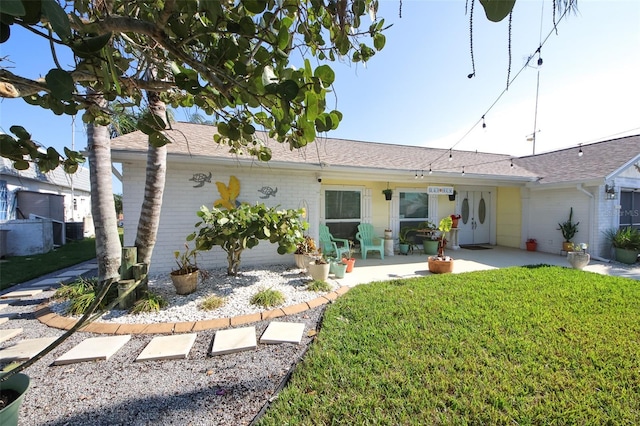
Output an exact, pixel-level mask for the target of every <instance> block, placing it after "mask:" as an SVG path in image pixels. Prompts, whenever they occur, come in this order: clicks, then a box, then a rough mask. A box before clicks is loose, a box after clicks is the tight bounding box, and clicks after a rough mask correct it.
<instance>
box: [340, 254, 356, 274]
mask: <svg viewBox="0 0 640 426" xmlns="http://www.w3.org/2000/svg"><path fill="white" fill-rule="evenodd" d="M342 263H345V264H346V265H347V272H351V271H353V267H354V266H355V265H356V258H355V257H352V258H349V259H347V258H345V257H343V258H342Z"/></svg>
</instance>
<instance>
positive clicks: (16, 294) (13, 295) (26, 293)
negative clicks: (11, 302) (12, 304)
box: [0, 289, 42, 299]
mask: <svg viewBox="0 0 640 426" xmlns="http://www.w3.org/2000/svg"><path fill="white" fill-rule="evenodd" d="M40 293H42V290H41V289H34V290H16V291H11V292H9V293H6V294H3V295H0V299H22V298H23V297H32V296H35V295H36V294H40Z"/></svg>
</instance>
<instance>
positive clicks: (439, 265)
mask: <svg viewBox="0 0 640 426" xmlns="http://www.w3.org/2000/svg"><path fill="white" fill-rule="evenodd" d="M452 222H453V221H452V219H451V216H446V217H443V218H442V219H441V220H440V223H439V224H438V231H440V244H439V247H438V255H437V256H429V258H428V259H427V263H428V264H429V272H431V273H432V274H445V273H448V272H453V259H452V258H450V257H449V256H445V255H444V248H445V246H446V244H447V240H446V238H445V235H446V233H447V232H449V231H451V228H452Z"/></svg>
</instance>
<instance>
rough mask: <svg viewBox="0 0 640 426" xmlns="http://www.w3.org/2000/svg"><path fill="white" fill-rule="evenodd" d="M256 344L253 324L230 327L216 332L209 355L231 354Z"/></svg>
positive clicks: (252, 347) (247, 349) (249, 348)
mask: <svg viewBox="0 0 640 426" xmlns="http://www.w3.org/2000/svg"><path fill="white" fill-rule="evenodd" d="M257 346H258V344H257V343H256V328H255V326H251V327H242V328H231V329H228V330H220V331H218V332H216V335H215V336H214V337H213V346H212V348H211V352H210V353H211V355H224V354H232V353H236V352H241V351H249V350H252V349H255V348H256V347H257Z"/></svg>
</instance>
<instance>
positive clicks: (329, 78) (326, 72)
mask: <svg viewBox="0 0 640 426" xmlns="http://www.w3.org/2000/svg"><path fill="white" fill-rule="evenodd" d="M313 75H314V76H315V77H317V78H319V79H320V80H321V81H322V84H324V86H325V87H327V86H330V85H332V84H333V82H334V81H335V79H336V73H335V72H333V70H332V69H331V67H330V66H329V65H320V66H319V67H318V68H316V70H315V71H314V73H313Z"/></svg>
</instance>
